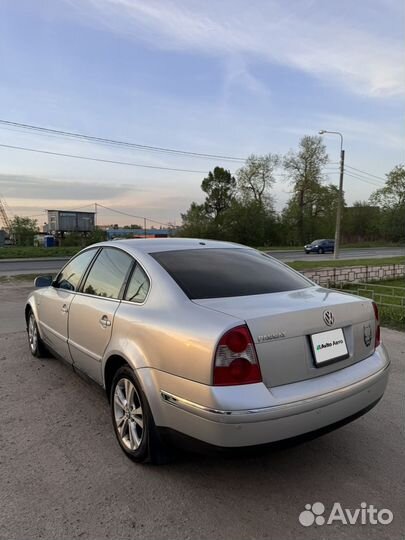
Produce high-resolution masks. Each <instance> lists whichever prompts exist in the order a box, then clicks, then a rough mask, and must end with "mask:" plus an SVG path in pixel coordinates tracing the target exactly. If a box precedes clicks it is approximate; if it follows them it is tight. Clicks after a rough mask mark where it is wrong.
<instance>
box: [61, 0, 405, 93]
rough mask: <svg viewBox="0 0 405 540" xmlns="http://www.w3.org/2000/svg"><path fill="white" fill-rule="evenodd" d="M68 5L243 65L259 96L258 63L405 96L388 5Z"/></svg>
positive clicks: (118, 26) (156, 39) (225, 1)
mask: <svg viewBox="0 0 405 540" xmlns="http://www.w3.org/2000/svg"><path fill="white" fill-rule="evenodd" d="M69 3H70V4H71V5H72V6H74V7H75V8H76V10H77V11H78V13H79V14H80V16H81V18H82V20H83V22H87V23H89V22H92V23H96V24H97V25H101V26H102V27H104V28H105V29H107V30H109V31H113V32H117V33H119V34H121V35H124V36H125V37H129V38H132V39H142V40H144V41H146V42H147V43H148V44H149V45H150V46H151V47H154V48H163V49H166V50H167V49H168V50H182V51H186V52H189V51H190V50H193V51H197V52H201V53H205V54H211V55H216V56H218V55H220V56H224V57H226V58H233V57H236V58H243V62H244V66H245V67H244V68H243V69H242V71H241V75H242V82H243V81H244V82H245V83H246V84H247V85H248V86H250V87H251V88H252V89H253V91H257V90H259V91H261V86H260V84H259V83H258V82H257V81H256V80H255V79H254V77H253V76H252V75H251V74H250V73H249V71H248V69H247V66H248V64H249V61H254V62H257V61H258V60H259V61H262V62H267V63H273V64H281V65H284V66H287V67H290V68H293V69H297V70H300V71H302V72H305V73H307V74H309V75H311V76H314V77H317V78H319V79H320V80H322V81H325V82H327V83H328V84H339V85H341V86H343V87H345V88H346V89H348V90H349V91H351V92H354V93H357V94H361V95H368V96H373V97H380V96H381V97H386V96H397V95H402V94H403V93H404V88H405V85H404V79H405V75H404V65H403V61H402V54H403V51H402V40H401V39H400V36H397V33H396V32H394V31H390V26H389V25H388V24H386V26H387V28H386V31H385V32H384V28H383V24H384V23H383V20H382V19H383V18H384V17H386V21H388V23H389V21H390V17H391V19H392V21H391V22H392V25H391V26H395V23H396V19H397V17H398V13H397V11H398V10H397V8H395V10H394V8H393V7H392V6H391V3H390V2H387V0H386V1H385V2H382V4H380V2H379V1H378V0H370V1H369V2H368V3H367V5H365V4H364V3H361V10H360V9H359V8H357V7H356V6H354V5H353V2H348V1H347V0H342V1H341V2H340V3H336V5H337V6H334V5H333V4H332V3H330V2H324V1H319V0H318V1H314V0H312V1H308V0H307V1H305V0H299V1H298V0H296V1H294V0H290V1H288V2H282V1H281V0H279V1H274V0H273V1H272V0H267V1H266V2H254V1H250V2H246V1H244V0H222V1H221V2H206V1H202V0H201V1H195V0H194V1H193V0H187V1H186V0H178V1H176V2H173V1H169V0H165V1H144V0H69ZM338 7H339V9H337V8H338ZM390 10H391V12H390ZM382 13H383V15H384V17H381V14H382ZM395 13H397V14H396V15H395ZM380 23H381V24H380Z"/></svg>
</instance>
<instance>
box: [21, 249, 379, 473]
mask: <svg viewBox="0 0 405 540" xmlns="http://www.w3.org/2000/svg"><path fill="white" fill-rule="evenodd" d="M35 284H36V287H37V288H36V290H34V291H33V292H32V293H31V294H30V296H29V298H28V301H27V304H26V308H25V317H26V321H27V330H28V338H29V346H30V349H31V352H32V354H33V355H34V356H42V355H46V354H48V351H50V352H52V353H53V354H54V355H55V356H58V357H61V358H62V359H64V360H65V361H67V362H68V363H69V364H71V365H72V366H73V368H74V369H75V370H77V371H80V372H82V373H84V374H86V375H87V376H88V377H90V378H91V379H93V380H95V381H96V382H97V383H99V384H100V385H102V386H103V387H104V388H105V390H106V393H107V396H108V399H109V402H110V405H111V415H112V423H113V427H114V430H115V434H116V436H117V439H118V442H119V444H120V446H121V448H122V449H123V450H124V452H125V453H126V454H127V455H128V456H129V457H131V458H132V459H134V460H135V461H138V462H143V461H152V462H155V463H159V462H164V461H166V460H167V458H168V455H169V450H170V448H172V447H173V444H176V443H178V442H179V441H181V442H184V441H186V442H191V443H193V444H196V443H198V444H200V445H202V446H207V445H209V446H210V447H222V448H235V447H249V446H256V445H263V444H267V443H272V442H275V441H281V440H285V439H291V438H294V437H297V436H304V435H305V436H306V435H307V434H309V435H310V436H313V434H318V433H323V432H325V431H327V430H330V429H333V428H335V427H338V426H340V425H343V424H344V423H346V422H348V421H351V420H353V419H354V418H356V417H358V416H360V415H361V414H363V413H364V412H366V411H368V410H369V409H371V408H372V407H373V406H374V405H375V404H376V403H377V402H378V401H379V399H380V398H381V397H382V395H383V393H384V390H385V387H386V384H387V377H388V371H389V359H388V357H387V353H386V351H385V349H384V347H383V345H382V344H381V340H380V326H379V319H378V309H377V306H376V304H375V303H373V302H371V301H370V300H368V299H366V298H361V297H358V296H353V295H349V294H342V293H338V292H335V291H333V290H329V289H325V288H323V287H319V286H318V285H316V284H315V283H313V282H311V281H309V280H308V279H307V278H305V277H304V276H302V275H301V274H299V273H297V272H295V271H294V270H292V269H290V268H288V267H287V266H285V265H284V264H282V263H280V262H278V261H277V260H275V259H273V258H272V257H269V256H268V255H265V254H263V253H261V252H258V251H256V250H254V249H251V248H248V247H245V246H242V245H238V244H231V243H226V242H217V241H210V240H195V239H153V240H123V241H119V242H114V241H113V242H103V243H100V244H95V245H93V246H90V247H88V248H86V249H84V250H83V251H81V252H80V253H79V254H78V255H76V256H75V257H74V258H73V259H71V260H70V261H69V262H68V263H67V265H66V266H65V267H64V268H63V269H62V270H61V271H60V273H59V274H58V275H57V276H56V278H55V279H53V278H52V277H40V278H37V279H36V283H35Z"/></svg>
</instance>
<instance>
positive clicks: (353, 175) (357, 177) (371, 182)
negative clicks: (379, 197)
mask: <svg viewBox="0 0 405 540" xmlns="http://www.w3.org/2000/svg"><path fill="white" fill-rule="evenodd" d="M345 175H347V176H350V177H352V178H355V179H356V180H361V181H362V182H365V183H366V184H370V185H371V186H375V187H378V188H379V187H381V184H377V183H374V182H373V181H372V180H366V179H365V178H363V177H362V176H357V175H355V174H352V173H351V172H348V171H345Z"/></svg>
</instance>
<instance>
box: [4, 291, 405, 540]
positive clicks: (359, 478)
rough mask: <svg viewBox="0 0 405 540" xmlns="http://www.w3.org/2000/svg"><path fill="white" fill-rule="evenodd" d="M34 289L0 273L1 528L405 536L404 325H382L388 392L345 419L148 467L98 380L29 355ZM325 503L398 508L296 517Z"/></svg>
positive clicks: (38, 534) (58, 533) (111, 533)
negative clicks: (237, 452) (351, 521)
mask: <svg viewBox="0 0 405 540" xmlns="http://www.w3.org/2000/svg"><path fill="white" fill-rule="evenodd" d="M27 292H28V287H26V286H25V285H24V284H22V283H20V284H19V285H17V286H15V285H5V284H0V366H1V376H0V483H1V484H0V538H1V539H4V540H14V539H15V540H17V539H18V540H21V539H29V540H36V539H40V538H41V539H43V540H47V539H52V540H53V539H71V538H73V539H100V540H104V539H112V538H120V539H143V540H148V539H151V540H152V539H154V540H159V539H174V538H176V539H178V540H183V539H196V540H197V539H211V538H212V539H216V540H228V539H230V538H232V539H234V540H239V539H249V540H252V539H265V538H266V539H275V540H282V539H283V540H290V539H291V540H296V539H297V538H303V539H310V540H313V539H318V538H319V539H325V538H328V539H350V540H352V539H354V540H357V539H364V540H366V539H367V540H370V539H376V540H377V539H378V540H380V539H381V538H384V539H392V540H394V539H395V540H400V539H401V538H403V535H404V532H405V521H404V503H405V495H404V485H405V467H404V420H405V418H404V385H405V334H403V333H400V332H395V331H390V330H385V329H384V330H383V340H384V342H385V344H386V346H387V348H388V350H389V352H390V354H391V359H392V372H391V377H390V382H389V386H388V389H387V392H386V394H385V396H384V398H383V400H382V401H381V402H380V403H379V404H378V405H377V407H376V408H374V409H373V410H372V411H371V412H369V413H368V414H367V415H365V416H364V417H362V418H360V419H358V420H356V421H355V422H353V423H351V424H349V425H347V426H345V427H343V428H341V429H340V430H338V431H335V432H333V433H330V434H328V435H325V436H323V437H321V438H319V439H316V440H313V441H311V442H307V443H305V444H302V445H300V446H296V447H294V448H289V449H285V450H282V451H281V450H278V451H272V452H266V453H264V454H258V455H255V456H253V457H245V458H242V457H237V458H236V457H233V458H224V457H205V456H195V455H188V454H181V453H179V455H178V457H177V460H176V461H175V462H174V463H172V464H170V465H166V466H160V467H156V466H150V465H143V466H142V465H136V464H134V463H132V462H131V461H129V460H128V459H127V458H126V457H125V455H124V454H123V453H122V451H121V450H120V448H119V446H118V444H117V443H116V441H115V438H114V434H113V431H112V427H111V422H110V412H109V407H108V404H107V401H106V399H105V397H104V394H103V392H102V391H101V390H100V389H98V387H96V386H95V385H93V384H91V383H88V382H87V381H85V380H83V379H81V378H79V377H78V376H77V375H76V374H75V373H73V371H72V370H71V368H69V367H68V366H67V365H65V364H64V363H62V362H60V361H58V360H55V359H53V358H49V359H44V360H38V359H36V358H33V357H31V355H30V354H29V352H28V346H27V343H26V335H25V332H24V322H23V320H22V309H23V305H24V299H25V296H26V294H27ZM314 502H322V503H323V504H324V505H325V506H326V508H327V509H330V508H331V506H332V504H333V503H334V502H340V503H341V505H342V506H343V507H344V508H351V509H355V508H359V507H360V504H361V503H362V502H366V503H368V504H373V505H375V506H376V507H377V508H379V509H381V508H388V509H390V510H391V511H392V512H393V513H394V520H393V522H392V523H391V524H390V525H385V526H383V525H360V524H357V525H343V524H341V523H334V524H331V525H322V526H315V525H313V526H310V527H308V528H305V527H303V526H302V525H300V524H299V522H298V516H299V514H300V512H302V511H303V510H304V507H305V504H307V503H314Z"/></svg>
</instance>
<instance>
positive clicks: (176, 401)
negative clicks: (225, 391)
mask: <svg viewBox="0 0 405 540" xmlns="http://www.w3.org/2000/svg"><path fill="white" fill-rule="evenodd" d="M390 363H391V362H388V363H387V365H385V366H384V367H383V368H381V369H380V370H378V371H376V372H375V373H373V374H372V375H370V376H369V377H366V378H364V379H361V380H360V381H357V382H355V383H353V384H350V385H349V386H344V387H343V388H338V389H336V390H331V391H330V392H326V393H324V394H320V395H319V396H313V397H310V398H305V399H300V400H297V401H290V402H288V403H283V404H280V405H271V406H270V407H261V408H259V409H240V410H234V411H226V410H221V409H215V408H212V407H206V406H205V405H200V404H199V403H195V402H194V401H189V400H188V399H185V398H181V397H179V396H176V395H175V394H171V393H170V392H166V391H165V390H162V389H161V390H160V396H161V398H162V400H163V401H164V402H165V403H169V404H170V405H173V406H174V407H179V408H181V409H185V410H188V409H189V408H192V409H197V410H198V411H202V412H206V413H212V414H217V415H219V416H250V415H254V414H263V413H267V412H273V411H288V410H289V409H290V408H293V407H297V406H301V405H308V404H317V403H318V402H320V401H322V400H324V399H325V398H328V397H331V396H333V394H336V396H338V395H339V394H346V393H348V394H350V393H351V391H353V390H355V389H356V388H358V387H360V386H363V385H367V384H372V383H373V381H374V379H377V378H379V377H380V376H381V375H383V374H384V373H385V371H387V370H388V368H389V367H390Z"/></svg>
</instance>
